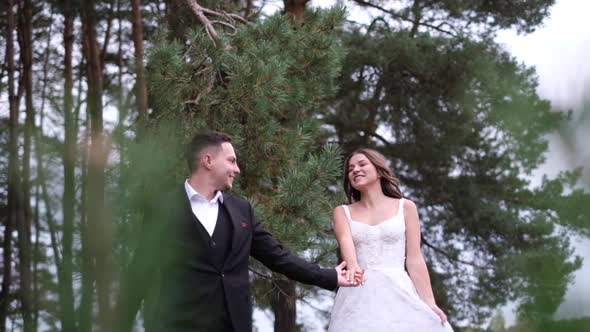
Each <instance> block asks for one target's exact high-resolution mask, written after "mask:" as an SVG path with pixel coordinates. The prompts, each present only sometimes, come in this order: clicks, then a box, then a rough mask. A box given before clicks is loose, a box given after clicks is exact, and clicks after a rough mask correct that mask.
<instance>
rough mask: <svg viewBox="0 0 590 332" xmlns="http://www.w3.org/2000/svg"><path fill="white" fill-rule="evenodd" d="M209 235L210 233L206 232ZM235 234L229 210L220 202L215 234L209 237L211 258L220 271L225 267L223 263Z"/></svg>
mask: <svg viewBox="0 0 590 332" xmlns="http://www.w3.org/2000/svg"><path fill="white" fill-rule="evenodd" d="M206 235H207V236H208V235H209V233H207V234H206ZM232 236H233V226H232V222H231V219H230V217H229V214H228V213H227V210H226V209H225V207H224V206H223V204H221V202H220V204H219V212H218V213H217V223H216V224H215V229H214V230H213V235H212V236H211V237H210V238H209V248H210V249H211V258H212V259H213V263H214V264H215V266H216V267H217V269H218V270H219V271H221V270H222V269H223V263H225V259H226V258H227V255H228V254H229V252H230V250H231V242H232Z"/></svg>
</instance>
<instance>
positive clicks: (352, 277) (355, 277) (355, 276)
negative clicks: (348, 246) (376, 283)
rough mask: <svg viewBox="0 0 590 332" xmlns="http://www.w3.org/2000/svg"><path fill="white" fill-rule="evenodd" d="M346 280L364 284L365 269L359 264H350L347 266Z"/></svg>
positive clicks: (355, 283)
mask: <svg viewBox="0 0 590 332" xmlns="http://www.w3.org/2000/svg"><path fill="white" fill-rule="evenodd" d="M346 280H348V281H349V282H351V283H352V284H353V285H363V284H364V283H365V277H364V271H363V269H361V268H360V266H358V265H349V266H347V267H346Z"/></svg>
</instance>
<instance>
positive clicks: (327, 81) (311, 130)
mask: <svg viewBox="0 0 590 332" xmlns="http://www.w3.org/2000/svg"><path fill="white" fill-rule="evenodd" d="M195 3H196V2H195ZM193 9H195V10H198V7H194V8H193ZM343 15H344V11H343V10H342V9H333V10H329V11H321V10H318V11H310V12H307V13H306V18H305V24H301V23H300V21H296V20H293V19H292V18H290V17H288V16H282V15H274V16H271V17H268V18H266V19H264V20H263V21H259V22H256V23H243V22H240V21H239V20H237V19H236V20H235V21H228V24H232V25H235V30H234V29H233V28H232V29H229V30H228V31H223V30H219V27H215V28H216V29H217V30H214V31H207V30H206V28H203V26H205V27H206V26H207V25H206V22H205V23H204V22H203V21H197V20H193V21H192V22H193V24H192V26H190V29H188V30H187V31H183V32H182V33H180V32H179V31H178V30H167V31H162V33H161V34H160V39H159V40H158V41H157V42H156V43H155V45H154V46H153V48H151V49H150V50H149V51H148V65H147V79H148V88H149V96H150V102H151V105H152V106H153V112H152V113H151V114H150V116H149V120H148V124H147V127H148V129H146V133H147V134H146V137H145V138H144V140H143V141H142V143H140V145H139V146H137V147H136V149H137V150H136V151H137V153H136V156H138V158H143V157H145V156H149V160H150V161H149V163H145V162H146V161H147V160H145V159H143V161H136V163H135V165H142V164H143V165H147V166H149V167H146V168H144V169H143V171H140V172H138V174H141V175H139V177H140V178H144V179H145V178H149V179H162V181H164V182H168V183H167V184H168V185H172V184H176V185H177V184H178V183H181V182H182V179H183V178H185V177H186V176H187V171H186V166H185V165H184V163H183V162H182V161H181V160H180V158H179V156H180V155H181V152H180V150H179V147H182V146H183V143H184V142H186V141H187V140H188V139H190V137H191V136H192V135H193V134H194V133H195V132H198V131H201V130H206V129H212V130H220V131H224V132H228V133H230V134H231V135H232V136H233V137H234V140H235V146H236V150H237V154H238V163H239V165H240V168H241V175H240V177H239V181H238V184H237V186H236V187H237V188H236V189H235V190H236V191H237V192H238V193H239V194H241V195H243V196H245V197H247V198H248V199H249V200H250V201H251V202H252V203H253V204H254V207H255V209H256V212H257V217H258V219H259V220H260V221H261V222H263V224H264V225H265V227H266V228H267V229H269V230H270V231H271V232H272V233H273V234H274V235H275V236H276V237H277V238H278V239H279V241H280V242H282V243H283V244H284V245H285V246H286V248H288V249H290V250H291V251H292V252H294V253H296V254H299V255H304V256H305V257H306V258H308V259H310V260H312V261H316V262H320V263H326V264H329V265H333V264H334V263H335V262H334V261H332V258H333V257H331V255H328V253H332V252H333V245H334V243H333V241H332V240H331V239H332V236H331V234H330V233H329V227H330V224H331V222H330V219H329V218H330V211H331V209H332V206H333V200H332V198H333V195H332V194H331V193H330V192H328V191H327V187H328V186H329V185H330V184H332V183H334V182H336V181H337V177H338V175H339V174H340V150H339V149H338V148H336V147H335V146H332V145H323V144H322V142H324V141H325V132H324V130H323V129H322V128H321V122H320V121H319V119H318V118H316V117H314V114H317V113H318V111H319V110H320V109H321V107H323V105H324V103H325V100H326V99H327V98H328V97H330V96H332V95H333V94H334V93H335V90H336V84H335V78H336V77H337V76H338V74H339V70H340V66H341V59H342V57H343V52H342V48H341V46H340V45H339V43H338V41H337V34H336V33H335V29H337V28H338V26H339V25H340V23H341V21H342V20H343ZM186 19H187V20H188V21H189V22H190V21H191V20H192V18H191V17H187V18H186ZM178 28H179V27H175V29H178ZM221 28H223V27H221ZM232 33H233V34H232ZM171 128H172V129H171ZM171 133H173V134H171ZM163 146H165V148H163ZM145 149H148V150H149V151H150V152H149V153H146V150H145ZM158 151H165V152H166V153H164V154H158ZM136 160H141V159H136ZM175 160H176V161H178V162H177V163H172V161H175ZM146 174H152V175H146ZM153 174H159V175H153ZM165 174H168V175H167V176H166V175H165ZM150 182H151V183H149V184H143V185H142V188H144V189H143V190H142V192H144V193H148V194H147V195H149V193H150V192H153V190H155V188H162V187H165V186H166V184H163V183H161V182H159V181H157V180H156V181H155V182H154V181H150ZM146 186H148V187H146ZM158 192H161V189H160V190H158ZM146 200H149V198H146ZM252 266H253V269H254V271H255V272H254V274H253V276H254V277H255V278H258V279H259V281H258V282H255V284H256V285H257V288H258V289H254V291H253V292H254V293H255V294H265V293H266V294H268V293H269V292H268V291H266V290H271V291H270V294H271V295H270V296H271V298H266V299H264V298H260V297H257V298H256V299H255V300H256V301H257V303H259V304H269V305H271V306H272V308H273V310H274V312H275V316H276V321H275V326H276V327H277V328H278V329H280V330H281V331H293V330H294V329H295V310H294V308H295V299H296V298H297V297H298V296H299V295H300V292H301V291H304V289H303V288H301V291H300V290H299V287H297V286H296V285H295V283H294V282H293V281H289V280H286V279H285V278H284V277H282V276H279V275H273V274H270V273H269V272H267V271H266V270H264V269H263V268H262V267H261V266H260V265H257V264H256V263H255V262H253V265H252ZM277 287H280V288H281V289H277ZM262 289H264V290H265V291H262Z"/></svg>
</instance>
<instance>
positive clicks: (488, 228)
mask: <svg viewBox="0 0 590 332" xmlns="http://www.w3.org/2000/svg"><path fill="white" fill-rule="evenodd" d="M332 2H333V1H331V3H332ZM331 3H330V5H331ZM335 5H336V6H335V7H333V8H331V9H330V8H325V7H326V3H325V2H322V1H305V0H285V1H282V2H279V1H242V0H226V1H196V0H153V1H139V0H129V1H128V0H104V1H99V0H95V1H75V0H47V1H31V0H7V1H5V2H3V3H2V4H0V10H1V13H2V14H1V15H2V16H1V17H0V29H1V31H0V33H1V37H0V38H1V39H0V40H1V42H2V43H1V44H0V46H1V47H0V53H1V54H0V58H1V59H2V63H1V68H0V128H1V130H0V146H1V150H0V168H1V169H2V172H0V175H1V177H0V186H1V187H2V190H0V222H1V224H0V231H1V232H0V233H1V234H0V239H1V243H2V249H1V250H2V258H1V261H0V263H1V268H2V288H1V290H0V331H20V330H23V331H109V330H110V329H111V328H112V320H113V317H114V314H115V313H114V301H115V298H116V294H117V288H118V285H119V280H120V276H121V274H122V273H124V271H125V268H126V266H127V264H128V262H129V259H130V257H131V255H132V252H133V249H134V248H135V245H136V243H137V240H138V235H139V231H138V230H139V229H140V228H141V226H142V219H143V214H144V213H145V211H148V210H149V206H150V205H151V204H153V200H154V198H156V197H157V195H159V194H161V193H162V191H163V190H164V188H167V187H171V186H174V185H178V184H179V183H181V182H182V180H183V179H184V178H186V176H187V171H186V169H185V168H186V167H185V165H184V163H183V162H182V158H181V157H182V146H183V144H184V143H185V142H186V141H187V140H188V139H189V138H190V137H191V136H192V135H193V134H194V133H195V132H198V131H200V130H203V129H205V128H211V129H216V130H223V131H226V132H229V133H230V134H232V135H233V136H234V137H235V139H236V147H237V151H238V158H239V162H240V166H241V168H242V175H241V176H240V178H239V181H238V185H237V188H236V189H235V191H236V192H237V193H239V194H241V195H243V196H245V197H247V198H248V199H249V200H250V201H251V202H252V203H253V204H254V205H255V208H256V211H257V214H258V216H259V219H260V220H261V221H263V222H264V223H265V225H266V226H267V228H269V229H270V230H271V232H273V234H275V235H276V236H277V238H279V239H280V240H281V242H282V243H284V244H285V246H286V247H288V248H289V249H291V250H292V251H294V252H296V253H297V254H299V255H302V256H305V257H307V258H308V259H310V260H313V261H316V262H318V263H320V264H322V265H327V266H331V265H334V264H335V263H336V260H337V256H336V251H337V248H336V243H335V241H334V239H333V236H332V233H331V228H330V227H331V226H330V224H331V220H330V211H331V209H332V208H333V207H334V206H336V205H337V204H340V203H342V202H343V195H342V192H341V189H340V177H341V174H340V168H341V165H340V163H341V161H342V157H343V156H344V155H346V153H348V152H350V151H352V150H354V149H355V148H357V147H360V146H369V147H373V148H376V149H378V150H379V151H381V152H382V153H383V154H384V155H385V156H386V157H387V158H388V160H389V161H390V162H391V166H392V167H393V169H394V170H395V172H396V174H397V175H398V176H399V178H400V179H401V181H402V185H403V186H402V189H403V192H404V194H405V195H406V196H407V197H409V198H411V199H412V200H414V201H415V202H416V203H417V205H418V206H419V208H420V216H421V222H422V231H423V251H424V254H425V256H426V258H427V261H428V264H429V268H430V273H431V277H432V282H433V288H434V290H435V295H436V298H437V301H438V303H439V305H440V306H441V307H442V308H443V309H444V310H445V311H446V312H447V314H448V315H449V317H451V323H452V324H453V325H454V326H455V328H456V330H457V331H468V330H489V331H502V330H506V329H510V330H514V331H551V330H555V331H558V330H564V329H567V330H568V331H570V330H571V331H575V330H578V329H579V330H580V331H582V330H583V329H584V328H587V327H588V319H587V318H583V317H579V316H575V315H567V313H566V314H561V315H555V313H556V311H557V310H558V308H559V306H560V305H561V304H562V303H563V301H564V297H565V294H566V291H567V290H568V287H570V286H571V285H572V284H573V280H574V275H575V273H576V271H579V270H580V268H581V266H582V264H583V261H582V259H581V257H580V254H579V252H578V251H575V250H574V246H573V245H572V241H574V242H576V243H577V242H583V241H585V240H584V239H587V238H588V235H590V225H589V223H588V217H589V214H590V203H589V202H590V196H589V194H588V191H587V189H588V185H589V184H590V180H589V179H590V176H589V175H588V174H589V173H588V170H584V169H582V168H580V167H578V166H581V165H583V164H584V162H583V160H584V159H583V158H581V157H580V156H582V157H583V156H587V148H585V147H583V144H581V143H580V142H581V141H582V140H583V133H584V132H587V130H588V128H589V127H590V123H589V120H588V119H589V113H590V109H589V107H588V104H587V100H585V99H583V98H582V99H583V103H582V104H581V106H579V107H577V108H576V109H571V110H570V109H568V108H567V107H565V108H564V107H563V104H561V105H559V104H557V105H555V104H551V103H550V102H549V101H548V100H546V99H543V98H542V97H540V96H539V92H538V77H537V73H536V71H535V69H534V68H532V67H527V66H526V65H524V64H523V63H521V62H520V60H517V59H516V58H515V57H514V56H513V55H511V54H510V53H509V52H508V50H507V49H506V48H505V47H504V46H503V45H501V44H499V43H498V42H497V36H498V34H499V33H502V32H503V31H515V32H518V33H520V34H521V35H527V34H531V33H533V32H534V31H535V30H536V29H538V28H539V27H540V26H542V24H543V23H544V22H545V21H546V20H547V18H548V16H549V14H550V12H551V9H552V8H553V6H554V5H555V4H554V1H550V0H545V1H531V2H515V1H508V0H507V1H493V2H489V1H468V2H464V1H453V0H428V1H426V0H414V1H393V0H392V1H376V0H375V1H362V0H355V1H347V2H343V1H341V2H336V3H335ZM318 7H324V8H322V9H320V8H318ZM343 7H346V8H348V12H347V11H346V10H345V9H343ZM351 10H354V13H353V12H351ZM358 17H362V19H355V18H358ZM557 46H558V45H556V47H557ZM581 73H584V71H581ZM586 81H587V78H586ZM586 81H585V82H586ZM550 142H553V143H552V144H555V143H554V142H559V143H558V144H559V146H560V147H561V148H560V151H561V155H563V156H569V157H568V160H570V161H573V162H571V163H566V165H565V167H561V168H564V170H560V171H554V170H551V171H548V172H547V173H548V175H546V176H542V175H540V173H539V169H542V168H540V167H541V166H543V165H547V163H546V161H547V158H548V151H549V148H550ZM549 156H550V155H549ZM302 226H303V227H302ZM251 278H252V283H253V291H254V292H253V294H254V301H255V304H256V307H257V308H259V310H261V311H267V312H272V316H273V317H274V323H273V325H274V329H275V330H276V331H287V332H288V331H299V330H309V329H312V327H310V323H309V322H306V321H304V320H302V319H301V318H300V319H298V313H299V311H298V310H297V308H298V306H302V305H307V306H309V305H310V304H311V305H312V306H313V305H314V303H317V301H318V298H321V297H322V296H323V297H326V296H327V295H326V294H325V293H322V292H321V291H319V290H317V289H315V288H310V287H305V286H303V285H300V284H297V283H295V282H293V281H290V280H287V279H284V278H283V277H282V276H280V275H275V274H273V273H271V272H270V271H268V270H267V269H266V268H264V267H263V266H261V265H259V264H258V263H257V262H255V261H253V262H252V264H251ZM152 300H154V299H152ZM156 300H157V299H156ZM506 305H509V306H511V307H513V308H515V311H516V316H515V318H514V319H512V322H511V324H510V325H511V327H506V326H505V325H506V323H505V318H504V317H503V314H502V311H499V308H502V307H505V306H506ZM316 309H317V310H314V315H315V317H314V318H313V319H312V320H313V324H312V325H317V324H318V322H320V324H323V325H325V324H326V323H327V317H329V308H328V309H323V308H316ZM572 310H575V308H572ZM564 317H565V318H566V319H564ZM138 318H139V319H138V322H137V330H142V325H143V324H144V321H143V319H142V317H141V315H140V317H138ZM146 323H147V322H146Z"/></svg>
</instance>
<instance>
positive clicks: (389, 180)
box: [342, 148, 404, 204]
mask: <svg viewBox="0 0 590 332" xmlns="http://www.w3.org/2000/svg"><path fill="white" fill-rule="evenodd" d="M355 154H363V155H364V156H365V157H367V159H369V161H370V162H371V164H373V166H375V169H376V170H377V175H379V176H380V177H381V190H383V194H384V195H385V196H389V197H392V198H402V197H404V196H403V195H402V192H401V190H400V189H399V179H398V178H397V177H395V175H394V174H393V171H392V170H391V168H389V167H388V166H387V160H386V159H385V157H384V156H383V155H382V154H381V153H379V152H377V151H375V150H373V149H367V148H361V149H357V150H355V151H354V152H353V153H351V154H350V155H349V156H348V158H346V161H345V162H344V171H343V176H342V178H343V185H344V192H345V193H346V198H347V199H348V203H349V204H351V203H354V202H358V201H360V200H361V192H360V191H358V190H356V189H354V188H353V187H352V185H351V184H350V180H348V163H349V162H350V159H351V158H352V157H353V156H354V155H355Z"/></svg>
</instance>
